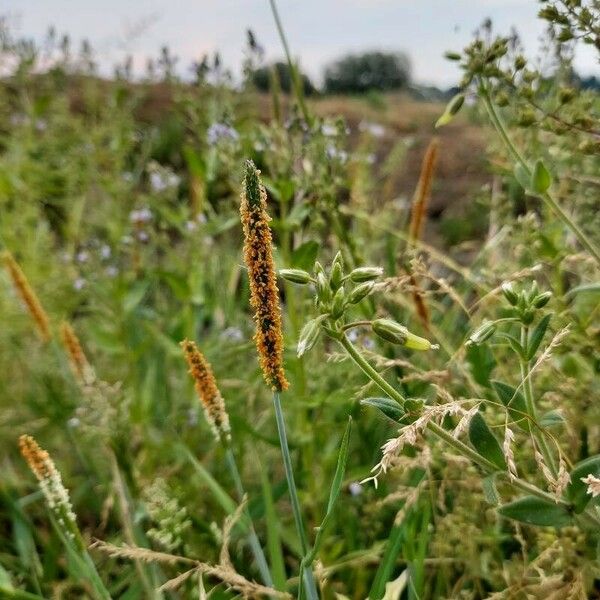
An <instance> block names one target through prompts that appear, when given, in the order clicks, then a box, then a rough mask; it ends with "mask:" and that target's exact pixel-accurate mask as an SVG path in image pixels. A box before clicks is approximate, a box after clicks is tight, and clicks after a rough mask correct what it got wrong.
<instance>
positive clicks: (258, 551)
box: [223, 442, 273, 587]
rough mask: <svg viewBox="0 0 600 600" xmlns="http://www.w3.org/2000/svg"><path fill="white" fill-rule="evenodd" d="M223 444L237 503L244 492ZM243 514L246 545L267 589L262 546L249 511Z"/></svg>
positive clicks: (269, 582) (269, 581)
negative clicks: (247, 530)
mask: <svg viewBox="0 0 600 600" xmlns="http://www.w3.org/2000/svg"><path fill="white" fill-rule="evenodd" d="M223 444H224V446H225V462H226V463H227V468H228V469H229V473H230V475H231V479H232V480H233V485H234V487H235V492H236V494H237V497H238V501H239V502H242V501H243V500H244V496H245V495H246V493H245V491H244V486H243V484H242V478H241V477H240V472H239V469H238V467H237V463H236V460H235V456H234V455H233V451H232V450H231V447H230V446H229V445H228V444H227V443H225V442H223ZM244 513H245V516H246V518H247V519H248V529H249V533H248V545H249V546H250V550H251V551H252V554H253V556H254V560H255V562H256V566H257V567H258V570H259V571H260V576H261V577H262V580H263V583H264V584H265V585H266V586H267V587H273V578H272V577H271V572H270V571H269V565H268V563H267V559H266V557H265V554H264V552H263V549H262V546H261V545H260V541H259V540H258V536H257V535H256V531H255V530H254V525H253V524H252V519H251V517H250V511H249V510H248V509H247V508H245V509H244Z"/></svg>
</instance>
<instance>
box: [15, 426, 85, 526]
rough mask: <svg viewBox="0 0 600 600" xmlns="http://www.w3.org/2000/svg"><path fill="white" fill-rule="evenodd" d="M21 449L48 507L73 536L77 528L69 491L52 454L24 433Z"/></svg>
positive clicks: (20, 439)
mask: <svg viewBox="0 0 600 600" xmlns="http://www.w3.org/2000/svg"><path fill="white" fill-rule="evenodd" d="M19 449H20V450H21V454H22V455H23V458H25V460H26V461H27V464H28V465H29V468H30V469H31V470H32V471H33V474H34V475H35V476H36V477H37V480H38V481H39V483H40V489H41V490H42V493H43V494H44V498H45V499H46V502H47V504H48V507H49V508H50V510H51V511H52V512H53V513H54V515H55V516H56V518H57V520H58V523H59V524H60V525H63V526H64V527H65V528H66V529H67V532H68V533H69V535H71V536H73V533H72V531H73V530H75V528H76V524H75V514H74V513H73V509H72V507H71V500H70V499H69V492H68V491H67V489H66V488H65V486H64V485H63V482H62V478H61V476H60V473H59V472H58V470H57V468H56V467H55V465H54V462H53V461H52V459H51V458H50V455H49V454H48V453H47V452H46V451H45V450H43V449H42V448H40V446H39V445H38V443H37V442H36V441H35V440H34V439H33V438H32V437H31V436H30V435H22V436H21V437H20V438H19Z"/></svg>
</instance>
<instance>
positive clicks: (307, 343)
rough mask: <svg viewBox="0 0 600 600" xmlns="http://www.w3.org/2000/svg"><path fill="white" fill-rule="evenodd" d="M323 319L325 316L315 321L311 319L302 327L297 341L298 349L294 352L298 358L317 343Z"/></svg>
mask: <svg viewBox="0 0 600 600" xmlns="http://www.w3.org/2000/svg"><path fill="white" fill-rule="evenodd" d="M325 318H326V317H325V315H321V316H320V317H317V318H316V319H311V320H310V321H308V323H306V325H304V327H303V328H302V331H301V332H300V338H299V339H298V348H297V351H296V353H297V355H298V357H300V356H302V355H304V354H305V353H306V352H308V351H309V350H310V349H311V348H312V347H313V346H314V345H315V344H316V343H317V340H318V339H319V334H320V333H321V323H322V322H323V320H324V319H325Z"/></svg>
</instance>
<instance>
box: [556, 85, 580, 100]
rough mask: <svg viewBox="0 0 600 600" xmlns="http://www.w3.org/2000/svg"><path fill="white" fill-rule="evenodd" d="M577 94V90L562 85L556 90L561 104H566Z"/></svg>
mask: <svg viewBox="0 0 600 600" xmlns="http://www.w3.org/2000/svg"><path fill="white" fill-rule="evenodd" d="M576 95H577V92H576V91H575V90H574V89H573V88H571V87H563V88H560V90H559V91H558V100H559V101H560V103H561V104H567V103H568V102H571V100H573V98H575V96H576Z"/></svg>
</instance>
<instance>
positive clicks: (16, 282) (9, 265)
mask: <svg viewBox="0 0 600 600" xmlns="http://www.w3.org/2000/svg"><path fill="white" fill-rule="evenodd" d="M2 260H3V261H4V265H5V267H6V269H7V271H8V274H9V275H10V278H11V279H12V282H13V286H14V288H15V291H16V292H17V294H18V295H19V296H20V297H21V300H23V302H24V303H25V305H26V306H27V309H28V310H29V313H30V314H31V316H32V318H33V320H34V322H35V324H36V326H37V330H38V333H39V334H40V337H41V338H42V340H43V341H44V342H48V341H50V338H51V335H50V320H49V319H48V315H47V314H46V311H45V310H44V307H43V306H42V303H41V302H40V301H39V298H38V297H37V296H36V294H35V292H34V291H33V288H32V287H31V286H30V285H29V281H27V277H25V273H23V271H22V270H21V267H19V265H18V264H17V261H16V260H15V259H14V258H13V256H12V254H10V252H4V253H3V254H2Z"/></svg>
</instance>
